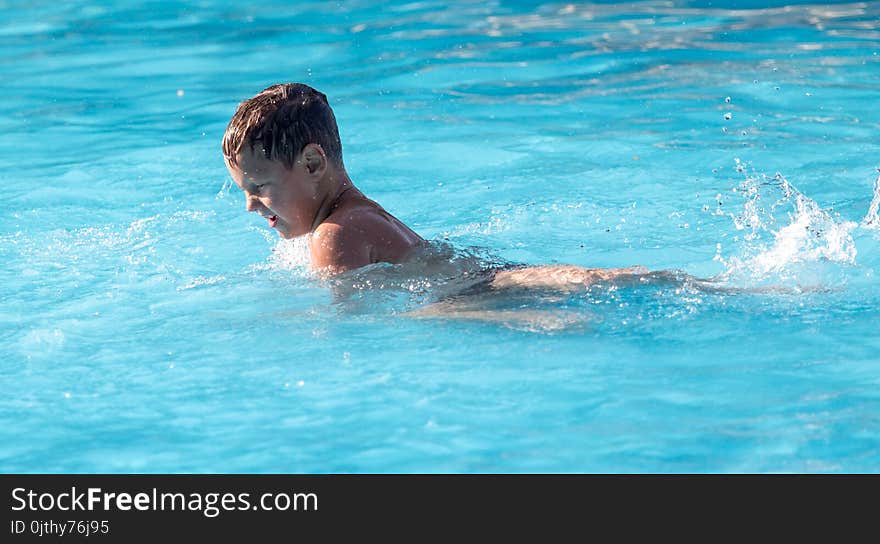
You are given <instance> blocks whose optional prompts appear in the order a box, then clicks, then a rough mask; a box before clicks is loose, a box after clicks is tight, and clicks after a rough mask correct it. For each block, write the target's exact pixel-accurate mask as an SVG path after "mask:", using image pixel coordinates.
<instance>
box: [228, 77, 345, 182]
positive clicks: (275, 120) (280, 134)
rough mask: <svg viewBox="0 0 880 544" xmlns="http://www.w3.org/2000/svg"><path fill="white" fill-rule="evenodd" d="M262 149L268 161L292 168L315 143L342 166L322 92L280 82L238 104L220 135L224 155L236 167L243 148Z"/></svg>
mask: <svg viewBox="0 0 880 544" xmlns="http://www.w3.org/2000/svg"><path fill="white" fill-rule="evenodd" d="M257 143H259V144H260V146H261V147H262V150H263V154H264V155H265V156H266V158H267V159H269V160H280V161H282V162H283V163H284V165H285V166H286V167H287V168H292V167H293V164H294V162H296V158H297V157H298V156H299V154H300V153H301V152H302V150H303V148H304V147H305V146H306V145H308V144H318V145H320V146H321V148H322V149H323V150H324V153H326V154H327V158H328V159H329V160H330V161H331V162H333V163H335V164H336V165H338V166H342V143H341V142H340V141H339V129H338V128H337V126H336V117H335V116H334V115H333V110H332V109H330V104H329V103H327V96H326V95H324V93H322V92H319V91H316V90H315V89H313V88H311V87H309V86H308V85H304V84H302V83H279V84H277V85H272V86H271V87H266V88H265V89H263V90H262V91H260V92H259V93H258V94H257V95H256V96H254V97H252V98H249V99H247V100H245V101H244V102H242V103H241V104H239V105H238V109H237V110H236V112H235V115H233V116H232V119H231V120H230V121H229V125H228V126H227V127H226V133H225V134H223V155H224V156H225V157H226V160H227V161H229V163H230V164H232V165H233V166H238V160H237V159H238V155H239V153H241V151H242V149H244V147H245V146H246V145H248V146H250V148H251V151H253V149H254V147H255V146H256V144H257Z"/></svg>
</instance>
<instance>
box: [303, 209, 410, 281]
mask: <svg viewBox="0 0 880 544" xmlns="http://www.w3.org/2000/svg"><path fill="white" fill-rule="evenodd" d="M411 232H412V231H410V230H409V229H408V228H406V226H405V225H403V224H402V223H400V221H398V220H397V219H395V218H394V217H393V216H392V215H391V214H389V213H388V212H386V211H385V210H384V209H382V207H380V206H379V205H378V204H376V203H374V202H372V201H370V200H367V199H364V200H360V199H358V200H357V201H354V202H347V203H345V204H344V205H342V206H340V207H339V208H338V209H336V210H334V212H333V213H332V214H330V215H329V216H328V217H327V218H326V219H325V220H324V221H323V222H322V223H321V224H320V225H318V226H317V227H316V228H315V230H314V232H312V235H311V241H310V244H309V249H310V253H311V256H312V265H313V266H314V267H315V268H318V269H325V270H327V271H328V272H330V273H338V272H344V271H345V270H350V269H353V268H358V267H361V266H365V265H368V264H372V263H375V262H379V261H389V262H398V261H399V260H400V259H402V258H403V257H404V256H405V254H406V253H408V251H409V250H410V249H411V248H412V246H413V240H412V237H411V236H410V233H411Z"/></svg>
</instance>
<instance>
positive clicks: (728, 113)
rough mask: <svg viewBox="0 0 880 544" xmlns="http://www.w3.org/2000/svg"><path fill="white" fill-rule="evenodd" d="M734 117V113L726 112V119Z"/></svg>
mask: <svg viewBox="0 0 880 544" xmlns="http://www.w3.org/2000/svg"><path fill="white" fill-rule="evenodd" d="M732 117H733V114H732V113H730V112H727V113H725V114H724V120H725V121H730V119H731V118H732Z"/></svg>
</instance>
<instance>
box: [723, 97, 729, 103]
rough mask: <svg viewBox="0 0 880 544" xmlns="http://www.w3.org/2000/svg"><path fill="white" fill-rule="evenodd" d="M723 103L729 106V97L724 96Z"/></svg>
mask: <svg viewBox="0 0 880 544" xmlns="http://www.w3.org/2000/svg"><path fill="white" fill-rule="evenodd" d="M724 101H725V102H727V103H728V104H730V97H729V96H725V97H724Z"/></svg>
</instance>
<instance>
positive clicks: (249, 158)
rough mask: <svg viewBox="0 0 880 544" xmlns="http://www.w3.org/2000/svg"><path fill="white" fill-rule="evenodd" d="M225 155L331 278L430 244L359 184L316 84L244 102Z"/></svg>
mask: <svg viewBox="0 0 880 544" xmlns="http://www.w3.org/2000/svg"><path fill="white" fill-rule="evenodd" d="M223 156H224V158H225V161H226V167H227V168H228V169H229V173H230V174H231V175H232V179H233V180H235V184H236V185H238V187H239V189H241V190H242V191H244V194H245V202H246V209H247V211H250V212H257V213H259V214H260V215H262V216H263V217H265V218H266V220H267V221H268V222H269V226H270V227H272V228H274V229H275V230H277V231H278V234H279V235H280V236H281V237H282V238H293V237H297V236H303V235H307V234H308V235H310V238H309V252H310V253H311V263H312V267H313V268H314V269H315V270H316V271H317V272H318V273H320V274H322V275H333V274H338V273H341V272H345V271H347V270H352V269H355V268H359V267H362V266H365V265H368V264H372V263H377V262H388V263H400V262H403V261H405V260H406V259H407V258H409V257H410V256H412V255H413V254H414V253H416V252H417V251H418V249H419V248H422V247H424V246H425V245H426V244H427V242H426V241H425V240H424V239H423V238H422V237H421V236H419V235H418V234H416V233H415V232H413V231H412V230H411V229H410V228H409V227H407V226H406V225H404V224H403V223H402V222H401V221H400V220H398V219H397V218H396V217H394V216H393V215H391V214H390V213H388V212H387V211H385V210H384V209H383V208H382V206H380V205H379V204H377V203H376V202H374V201H372V200H370V199H369V198H367V197H366V196H364V194H363V193H361V192H360V191H359V190H358V189H357V187H355V186H354V184H353V183H352V181H351V179H350V178H349V177H348V174H347V173H346V171H345V166H344V165H343V162H342V145H341V143H340V141H339V131H338V129H337V126H336V118H335V116H334V115H333V111H332V110H331V109H330V105H329V104H328V103H327V97H326V96H325V95H324V94H323V93H320V92H318V91H316V90H315V89H313V88H311V87H309V86H308V85H304V84H301V83H285V84H278V85H272V86H271V87H268V88H266V89H264V90H263V91H262V92H260V93H259V94H257V95H256V96H254V97H253V98H250V99H248V100H246V101H244V102H242V103H241V104H240V105H239V107H238V110H237V111H236V112H235V115H233V117H232V120H231V121H230V122H229V126H228V127H227V128H226V133H225V134H224V136H223ZM646 272H647V270H645V269H644V268H642V267H632V268H617V269H590V268H582V267H578V266H537V267H517V268H513V269H507V270H498V271H495V272H494V275H493V276H492V279H491V282H490V283H489V286H490V287H492V288H493V289H504V288H516V287H531V288H549V289H555V290H563V291H568V290H572V289H575V288H578V287H583V286H585V285H589V284H590V283H593V282H595V281H608V280H614V279H616V278H619V277H621V276H626V277H630V278H632V277H634V276H637V275H641V274H644V273H646Z"/></svg>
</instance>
